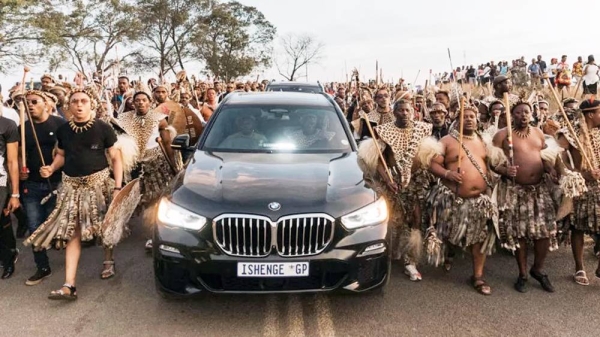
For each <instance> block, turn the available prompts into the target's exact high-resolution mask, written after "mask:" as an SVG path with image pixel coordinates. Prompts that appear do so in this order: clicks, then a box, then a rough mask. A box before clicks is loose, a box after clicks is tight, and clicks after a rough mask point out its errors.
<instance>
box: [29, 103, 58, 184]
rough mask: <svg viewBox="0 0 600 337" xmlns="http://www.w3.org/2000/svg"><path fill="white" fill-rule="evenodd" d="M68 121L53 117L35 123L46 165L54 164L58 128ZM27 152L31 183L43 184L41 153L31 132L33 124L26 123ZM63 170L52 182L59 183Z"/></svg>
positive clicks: (56, 173) (53, 176)
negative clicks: (53, 152) (53, 154)
mask: <svg viewBox="0 0 600 337" xmlns="http://www.w3.org/2000/svg"><path fill="white" fill-rule="evenodd" d="M66 122H67V121H65V120H64V119H62V118H60V117H58V116H52V115H50V117H48V119H47V120H46V121H45V122H43V123H39V124H37V123H34V125H35V132H36V134H37V137H38V141H39V142H40V149H41V150H42V154H43V156H44V162H45V164H46V165H50V164H52V159H53V158H52V151H53V150H54V146H55V145H56V133H57V130H58V128H59V127H60V126H61V125H63V124H65V123H66ZM25 151H26V154H25V155H26V158H27V168H28V169H29V179H27V180H29V181H36V182H42V181H45V179H44V178H42V177H41V176H40V167H42V161H41V160H40V153H39V151H38V149H37V146H36V144H35V138H34V137H33V132H32V131H31V123H29V122H27V123H25ZM61 172H62V170H57V171H56V172H54V174H53V175H52V176H51V177H50V181H52V182H59V181H60V178H61Z"/></svg>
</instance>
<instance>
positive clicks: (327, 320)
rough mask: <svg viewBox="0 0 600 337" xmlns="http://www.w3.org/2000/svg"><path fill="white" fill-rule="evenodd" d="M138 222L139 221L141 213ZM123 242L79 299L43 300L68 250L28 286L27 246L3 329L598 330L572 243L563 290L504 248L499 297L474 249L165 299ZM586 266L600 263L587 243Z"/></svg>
mask: <svg viewBox="0 0 600 337" xmlns="http://www.w3.org/2000/svg"><path fill="white" fill-rule="evenodd" d="M134 222H135V221H134ZM136 227H139V226H134V235H133V236H132V237H130V238H129V239H127V241H125V242H124V243H123V244H122V245H120V246H119V247H118V250H117V253H116V254H117V276H116V277H115V278H114V279H111V280H107V281H103V280H100V277H99V274H100V270H101V267H102V266H101V263H102V250H101V249H100V248H98V247H90V248H86V249H85V250H84V251H83V254H82V259H81V262H80V270H79V280H78V293H79V299H78V300H77V301H76V302H72V303H65V302H53V301H49V300H47V299H46V296H47V295H48V293H49V292H50V291H51V290H54V289H57V288H58V287H60V285H61V284H62V282H63V280H64V279H63V277H64V253H63V252H56V251H53V252H51V253H50V261H51V265H52V267H53V272H54V275H53V276H51V277H50V278H49V279H47V280H46V281H44V282H43V283H41V284H39V285H37V286H34V287H27V286H25V285H24V282H25V280H26V278H27V277H29V276H30V275H31V274H33V273H34V271H35V270H34V263H33V256H32V253H31V251H30V250H29V249H27V248H24V249H22V254H21V257H20V260H19V262H18V265H17V268H18V269H17V272H16V273H15V275H14V276H13V277H12V278H11V279H9V280H3V281H0V322H1V323H0V336H168V337H175V336H534V335H538V336H598V334H599V331H600V317H599V315H598V313H599V312H600V280H599V279H591V283H592V284H591V286H589V287H582V286H579V285H576V284H575V283H573V282H572V280H571V274H572V273H573V270H572V269H573V268H574V267H573V262H572V258H571V253H570V250H568V249H566V248H561V250H560V251H558V252H554V253H551V254H550V255H549V258H548V261H547V267H548V268H547V271H548V273H549V275H550V278H551V280H552V281H553V282H554V285H555V287H556V288H557V292H556V293H554V294H548V293H546V292H544V291H543V290H541V288H540V287H539V285H538V284H537V282H535V281H533V282H530V291H529V293H526V294H520V293H517V292H516V291H515V290H513V288H512V284H513V282H514V280H515V278H516V273H517V268H516V262H515V261H514V259H513V258H512V257H511V256H509V255H506V254H503V253H500V254H498V253H497V254H496V255H494V256H493V257H492V258H490V259H489V261H488V264H487V267H486V274H487V280H488V282H489V283H490V285H491V286H492V290H493V295H492V296H490V297H484V296H482V295H479V294H477V293H476V292H475V291H474V290H473V289H472V288H471V287H470V286H469V285H468V283H467V280H468V278H469V275H470V272H471V271H470V261H469V259H468V256H466V257H464V258H458V259H457V260H456V261H455V267H454V269H453V270H452V271H451V272H450V273H446V272H444V271H443V270H441V269H434V268H431V267H423V268H422V270H421V271H422V273H423V277H424V280H423V281H422V282H419V283H412V282H410V281H409V280H408V279H407V278H406V276H404V274H403V272H402V268H400V267H399V266H396V268H395V269H394V270H393V275H392V279H391V281H390V284H389V285H388V287H387V288H386V290H385V292H384V293H383V294H371V295H356V296H353V295H262V296H261V295H252V296H249V295H245V296H242V295H235V296H233V295H227V296H214V295H211V296H203V297H200V298H196V299H191V300H177V301H173V300H165V299H163V298H161V297H160V296H159V295H158V294H157V293H156V292H155V289H154V280H153V272H152V259H151V257H150V256H149V255H146V254H145V252H144V249H143V244H144V241H145V240H144V235H143V234H142V231H141V229H140V228H136ZM586 263H587V271H588V274H589V275H593V270H594V268H595V266H596V263H595V259H594V257H593V256H592V254H591V253H590V252H589V249H588V251H586Z"/></svg>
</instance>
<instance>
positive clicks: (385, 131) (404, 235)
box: [359, 100, 432, 281]
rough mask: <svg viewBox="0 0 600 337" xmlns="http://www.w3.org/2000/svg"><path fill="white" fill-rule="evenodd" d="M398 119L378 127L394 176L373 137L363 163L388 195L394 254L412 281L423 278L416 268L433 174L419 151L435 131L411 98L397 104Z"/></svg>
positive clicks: (364, 150)
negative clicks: (417, 118) (418, 113)
mask: <svg viewBox="0 0 600 337" xmlns="http://www.w3.org/2000/svg"><path fill="white" fill-rule="evenodd" d="M393 114H394V117H395V121H394V122H391V123H385V124H382V125H379V126H377V127H375V133H376V134H375V137H376V138H377V142H378V144H379V148H380V149H381V151H382V153H383V156H384V158H385V159H386V164H387V166H388V167H389V168H390V171H391V172H392V179H390V177H389V174H388V173H387V172H386V169H385V167H384V166H383V164H382V163H381V161H380V160H379V156H378V154H377V148H376V146H375V144H374V142H375V141H374V140H373V139H369V140H365V141H363V142H362V143H361V147H360V150H359V164H361V166H362V167H363V170H364V171H365V176H366V177H365V179H366V180H367V181H369V183H370V184H371V186H372V187H373V189H375V190H376V191H378V192H379V193H381V194H384V195H386V196H387V200H388V203H389V204H390V208H391V217H390V222H391V223H392V247H393V248H392V249H393V252H392V257H393V258H394V259H395V260H403V261H404V266H405V273H406V274H407V275H408V276H409V277H410V279H411V280H412V281H419V280H421V274H420V273H419V271H418V270H417V268H416V265H417V263H418V262H419V260H420V253H421V251H422V246H423V243H422V236H421V230H420V227H421V208H422V204H423V202H424V200H425V196H426V194H427V190H428V188H429V183H430V180H429V179H430V176H429V175H428V173H427V171H426V170H424V169H423V168H422V167H421V165H420V163H419V160H418V156H417V152H418V150H419V148H420V146H421V144H422V143H423V142H424V140H425V139H426V138H427V137H428V136H429V135H431V129H432V126H431V124H427V123H422V122H418V121H414V120H413V119H414V112H413V108H412V104H411V102H410V101H405V100H399V101H397V102H396V103H395V104H394V107H393Z"/></svg>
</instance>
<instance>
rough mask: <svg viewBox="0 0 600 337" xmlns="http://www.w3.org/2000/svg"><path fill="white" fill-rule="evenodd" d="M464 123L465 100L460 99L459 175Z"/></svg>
mask: <svg viewBox="0 0 600 337" xmlns="http://www.w3.org/2000/svg"><path fill="white" fill-rule="evenodd" d="M464 123H465V98H464V97H462V98H461V99H460V115H459V123H458V125H459V126H458V168H457V170H456V171H457V172H458V173H459V174H460V164H461V162H462V146H463V134H464ZM456 188H457V189H458V185H457V186H456Z"/></svg>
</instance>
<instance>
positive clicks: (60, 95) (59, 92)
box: [50, 84, 71, 120]
mask: <svg viewBox="0 0 600 337" xmlns="http://www.w3.org/2000/svg"><path fill="white" fill-rule="evenodd" d="M50 93H51V94H52V95H54V96H55V97H56V113H57V114H58V115H59V116H60V117H62V118H64V119H66V120H69V119H71V113H69V112H68V111H67V110H65V106H66V101H67V95H68V93H67V89H65V87H63V86H62V85H60V84H57V85H55V86H53V87H52V88H51V89H50Z"/></svg>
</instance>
